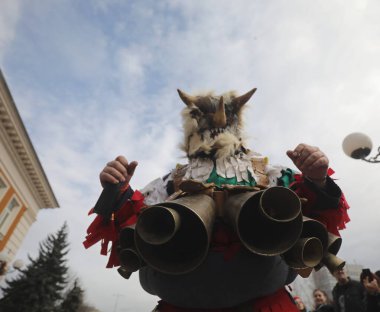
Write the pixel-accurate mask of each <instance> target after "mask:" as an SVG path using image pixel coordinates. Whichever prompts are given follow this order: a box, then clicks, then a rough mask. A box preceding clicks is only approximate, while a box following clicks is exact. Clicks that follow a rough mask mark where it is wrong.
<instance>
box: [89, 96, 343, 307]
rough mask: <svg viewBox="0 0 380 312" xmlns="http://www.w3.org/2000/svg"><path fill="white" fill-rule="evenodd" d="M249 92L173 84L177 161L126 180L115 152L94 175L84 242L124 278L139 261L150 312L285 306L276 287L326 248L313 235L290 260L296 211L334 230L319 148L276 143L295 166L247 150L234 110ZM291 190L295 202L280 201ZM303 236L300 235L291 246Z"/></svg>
mask: <svg viewBox="0 0 380 312" xmlns="http://www.w3.org/2000/svg"><path fill="white" fill-rule="evenodd" d="M255 91H256V89H253V90H251V91H250V92H248V93H246V94H244V95H241V96H237V95H236V94H235V93H233V92H229V93H226V94H223V95H220V96H216V95H213V94H206V95H199V96H191V95H187V94H186V93H184V92H182V91H180V90H178V93H179V96H180V98H181V99H182V101H183V102H184V103H185V104H186V106H185V108H184V109H183V111H182V117H183V128H184V141H183V144H182V149H183V151H184V152H185V153H186V155H187V158H188V164H186V165H177V167H176V168H175V169H174V170H172V171H171V172H170V173H169V174H168V175H166V176H164V177H162V178H158V179H156V180H154V181H152V182H151V183H149V184H148V185H147V186H146V187H145V188H144V189H142V190H140V191H133V190H132V188H131V187H130V180H131V178H132V176H133V175H134V172H135V168H136V166H137V162H135V161H132V162H129V161H128V160H127V159H126V158H125V157H124V156H118V157H117V158H116V159H115V160H113V161H110V162H109V163H108V164H107V165H106V166H105V168H104V169H103V170H102V171H101V173H100V181H101V183H102V185H103V187H104V190H103V193H102V196H101V197H100V198H99V201H98V203H97V205H96V206H95V209H94V210H93V211H95V212H96V213H97V214H98V215H97V217H96V219H95V220H94V222H93V223H92V224H91V226H90V227H89V229H88V235H87V237H86V241H85V243H84V244H85V247H86V248H88V247H89V246H91V245H93V244H95V243H96V242H98V241H100V240H101V241H102V254H104V255H106V254H107V248H108V243H109V242H111V243H112V247H111V254H110V259H109V262H108V267H113V266H120V265H121V266H120V267H119V269H118V270H119V273H120V274H121V275H122V276H124V277H126V278H128V277H129V275H130V274H131V272H133V271H136V270H139V277H140V284H141V286H142V287H143V289H144V290H145V291H147V292H148V293H150V294H152V295H157V296H158V297H159V298H160V299H161V300H160V301H159V304H158V306H157V307H156V311H161V312H165V311H168V312H177V311H178V312H180V311H184V312H186V311H187V312H191V311H194V312H195V311H209V312H217V311H224V312H228V311H231V312H232V311H257V312H258V311H288V312H289V311H290V312H291V311H297V308H296V306H295V305H294V302H293V300H292V299H291V297H290V296H289V295H288V293H287V291H286V290H285V286H286V285H287V284H289V283H291V282H292V281H293V280H294V279H295V277H296V275H297V273H300V272H302V270H304V269H305V268H306V269H310V270H311V269H312V268H313V267H314V266H316V264H317V263H319V262H320V260H321V259H322V258H323V259H325V258H326V255H327V254H329V255H330V256H332V257H334V255H332V254H331V253H329V252H328V251H329V250H328V248H327V247H326V246H327V245H326V244H327V243H326V242H322V243H320V242H317V243H316V244H315V245H313V247H312V249H318V248H319V254H318V252H317V254H318V255H317V256H316V258H317V260H316V262H317V263H316V262H315V261H314V262H313V261H311V262H310V263H302V265H291V264H290V263H294V261H293V260H292V256H291V254H290V255H289V250H292V248H293V247H294V246H296V245H297V244H296V241H299V240H300V238H302V233H303V229H304V228H306V227H305V226H304V227H303V226H302V222H304V221H305V220H306V219H305V217H308V218H311V220H317V221H316V222H317V223H318V224H323V226H322V227H323V228H324V229H326V241H327V232H328V233H329V235H331V236H332V237H335V238H339V233H338V230H340V229H343V228H344V227H345V223H346V222H348V221H349V218H348V215H347V212H346V210H347V209H348V205H347V203H346V201H345V199H344V196H343V194H342V192H341V190H340V188H339V187H338V186H337V185H336V184H335V182H334V181H333V180H332V179H331V178H330V175H331V174H332V173H333V171H332V170H331V169H329V160H328V158H327V157H326V155H325V154H324V153H323V152H322V151H320V150H319V148H317V147H313V146H310V145H307V144H299V145H298V146H297V147H296V148H295V149H294V150H289V151H287V155H288V157H290V159H291V160H292V161H293V163H294V164H295V166H296V167H297V168H298V169H299V171H300V172H298V173H297V172H295V171H293V170H291V169H289V168H285V167H281V166H273V165H270V164H269V163H268V160H267V158H266V157H264V156H262V155H260V154H258V153H256V152H253V151H251V150H249V149H248V148H247V146H246V143H245V141H244V137H243V133H242V129H243V125H242V112H243V110H244V106H245V104H246V103H247V102H248V100H249V99H250V98H251V96H252V95H253V94H254V92H255ZM278 186H281V187H278ZM290 189H291V190H292V191H291V190H290ZM283 190H286V192H285V193H284V192H283ZM294 196H295V197H294ZM294 198H296V199H294ZM300 198H301V199H303V200H302V203H303V204H302V211H301V208H300V213H298V211H297V207H295V208H291V209H290V210H289V209H288V206H294V203H295V206H297V202H298V201H299V202H301V201H300ZM284 202H285V205H283V203H284ZM263 206H269V207H266V208H265V207H263ZM278 206H279V207H280V208H278ZM283 206H286V207H283ZM247 207H248V208H247ZM252 207H254V208H252ZM260 207H261V208H260ZM300 207H301V205H300ZM272 208H273V209H278V211H271V209H272ZM260 209H263V211H264V213H262V212H261V213H260V212H258V210H260ZM265 209H267V210H265ZM285 210H286V212H285ZM288 210H289V211H288ZM264 215H265V216H264ZM281 218H282V219H281ZM318 221H319V222H318ZM136 222H137V224H136ZM273 224H274V225H273ZM284 224H287V225H288V227H285V228H284V227H283V226H284ZM135 226H136V228H135ZM130 233H132V234H130ZM131 235H132V236H131ZM304 236H305V235H304ZM306 236H314V235H306ZM322 236H323V235H322ZM131 237H132V238H131ZM329 237H330V236H329ZM321 240H322V241H323V240H324V238H321ZM305 241H306V243H305ZM318 241H319V240H318ZM309 243H310V240H309V238H304V242H303V244H304V245H302V246H303V247H302V248H301V249H306V247H305V246H306V245H305V244H309ZM313 244H314V242H313ZM321 248H322V249H321ZM321 250H322V251H321ZM336 252H337V251H336ZM336 252H335V254H336ZM301 258H302V257H301ZM323 259H322V260H321V264H322V265H323ZM334 259H335V258H334ZM314 260H315V259H314ZM292 261H293V262H292ZM303 261H304V259H303ZM304 262H307V261H304ZM326 265H327V264H326ZM335 265H336V264H335ZM337 265H338V266H339V265H344V263H342V262H339V263H338V264H337ZM294 268H296V269H294ZM300 269H302V270H300ZM310 270H309V273H310Z"/></svg>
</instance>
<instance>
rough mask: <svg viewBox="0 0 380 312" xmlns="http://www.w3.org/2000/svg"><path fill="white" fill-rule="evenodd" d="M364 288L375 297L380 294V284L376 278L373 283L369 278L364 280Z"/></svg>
mask: <svg viewBox="0 0 380 312" xmlns="http://www.w3.org/2000/svg"><path fill="white" fill-rule="evenodd" d="M363 286H364V288H365V289H366V290H367V291H368V293H370V294H372V295H374V294H379V293H380V287H379V283H378V281H377V279H376V277H375V276H374V277H373V279H372V281H369V276H367V277H366V278H364V279H363Z"/></svg>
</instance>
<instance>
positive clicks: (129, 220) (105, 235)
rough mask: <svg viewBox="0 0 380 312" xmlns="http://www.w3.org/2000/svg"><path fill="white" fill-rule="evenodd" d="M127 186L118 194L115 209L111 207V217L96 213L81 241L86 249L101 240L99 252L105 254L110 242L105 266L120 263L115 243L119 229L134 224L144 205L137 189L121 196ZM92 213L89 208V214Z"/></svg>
mask: <svg viewBox="0 0 380 312" xmlns="http://www.w3.org/2000/svg"><path fill="white" fill-rule="evenodd" d="M128 189H129V186H127V187H126V188H124V189H123V190H122V191H123V193H122V194H120V196H119V199H120V200H119V201H118V202H117V203H116V209H114V207H111V208H112V209H113V211H115V212H114V213H113V214H112V217H111V219H107V218H106V217H104V216H102V215H97V216H96V218H95V220H94V221H93V222H92V223H91V224H90V226H89V227H88V229H87V236H86V239H85V241H84V242H83V245H84V247H85V248H86V249H87V248H89V247H91V246H92V245H94V244H96V243H97V242H99V241H101V249H100V254H101V255H103V256H106V255H107V254H108V252H109V250H108V244H109V243H110V242H111V244H112V245H111V253H110V257H109V260H108V263H107V268H112V267H116V266H119V265H120V261H119V258H118V256H117V251H116V247H117V243H118V240H119V233H120V230H121V229H123V228H124V227H126V226H129V225H132V224H135V223H136V221H137V216H138V214H139V212H140V210H141V208H142V207H143V206H144V196H143V195H142V194H141V193H140V192H139V191H134V192H131V193H130V194H132V195H131V196H130V195H129V196H127V197H126V196H123V195H124V194H126V193H127V190H128ZM92 213H94V209H91V210H90V212H89V215H91V214H92Z"/></svg>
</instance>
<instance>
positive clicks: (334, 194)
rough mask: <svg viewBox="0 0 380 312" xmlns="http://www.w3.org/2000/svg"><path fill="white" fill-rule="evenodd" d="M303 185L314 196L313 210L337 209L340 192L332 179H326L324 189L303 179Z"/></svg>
mask: <svg viewBox="0 0 380 312" xmlns="http://www.w3.org/2000/svg"><path fill="white" fill-rule="evenodd" d="M304 183H305V186H306V187H308V188H309V189H310V190H311V191H313V192H314V193H315V194H316V201H315V203H314V209H317V210H326V209H337V208H338V206H339V201H340V197H341V196H342V191H341V189H340V187H339V186H338V185H337V184H336V183H335V182H334V180H333V179H331V178H330V177H327V178H326V186H325V187H324V188H321V187H318V186H317V185H315V184H314V183H313V182H312V181H310V180H309V179H307V178H305V180H304Z"/></svg>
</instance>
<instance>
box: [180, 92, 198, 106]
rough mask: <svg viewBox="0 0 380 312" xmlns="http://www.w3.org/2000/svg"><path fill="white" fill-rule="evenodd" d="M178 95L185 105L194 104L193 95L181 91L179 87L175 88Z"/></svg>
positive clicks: (194, 98)
mask: <svg viewBox="0 0 380 312" xmlns="http://www.w3.org/2000/svg"><path fill="white" fill-rule="evenodd" d="M177 91H178V94H179V97H180V98H181V100H182V101H183V102H184V103H185V104H186V105H187V106H192V105H194V104H195V102H196V100H197V98H196V97H195V96H191V95H188V94H186V93H185V92H183V91H181V90H180V89H177Z"/></svg>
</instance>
